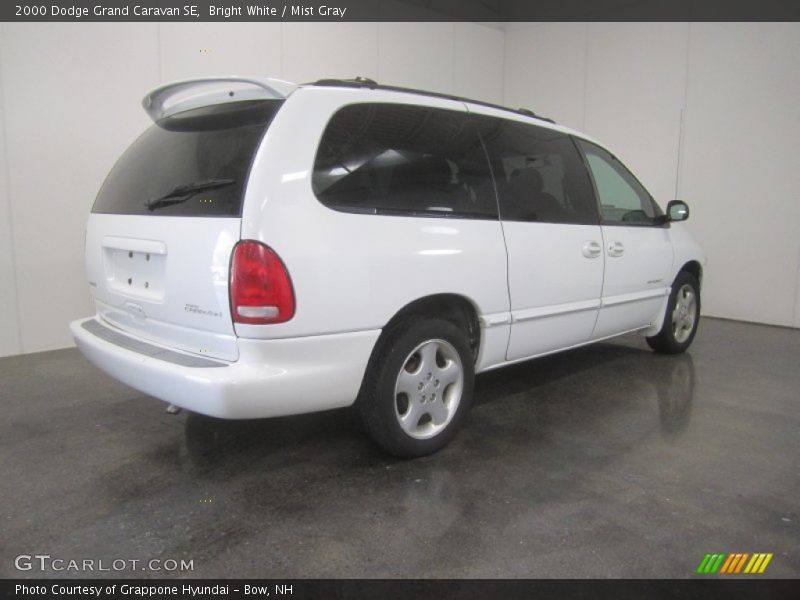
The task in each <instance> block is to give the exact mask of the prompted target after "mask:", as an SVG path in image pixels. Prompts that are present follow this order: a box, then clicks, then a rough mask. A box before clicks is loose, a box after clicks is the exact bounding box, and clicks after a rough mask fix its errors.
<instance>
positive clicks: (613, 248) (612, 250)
mask: <svg viewBox="0 0 800 600" xmlns="http://www.w3.org/2000/svg"><path fill="white" fill-rule="evenodd" d="M623 254H625V246H623V245H622V242H611V243H610V244H609V245H608V255H609V256H622V255H623Z"/></svg>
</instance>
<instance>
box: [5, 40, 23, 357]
mask: <svg viewBox="0 0 800 600" xmlns="http://www.w3.org/2000/svg"><path fill="white" fill-rule="evenodd" d="M2 65H3V60H2V54H1V53H0V99H2V100H3V149H4V152H3V168H4V169H5V170H6V185H5V188H6V189H5V192H6V199H7V200H8V207H7V208H6V212H7V213H8V233H9V238H10V239H9V242H10V243H9V245H10V246H11V248H10V252H9V255H10V258H11V272H12V275H13V278H14V313H15V315H14V316H15V317H16V328H15V329H16V338H17V349H18V350H19V354H25V346H24V344H23V341H22V304H21V302H20V297H19V270H18V268H17V249H16V248H17V245H16V244H15V243H14V210H13V209H12V208H11V165H10V163H9V146H8V102H7V101H6V98H5V89H6V88H5V76H4V75H5V73H4V71H3V69H2Z"/></svg>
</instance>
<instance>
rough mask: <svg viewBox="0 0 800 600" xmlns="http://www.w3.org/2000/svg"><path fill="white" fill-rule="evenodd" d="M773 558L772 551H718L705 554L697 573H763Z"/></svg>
mask: <svg viewBox="0 0 800 600" xmlns="http://www.w3.org/2000/svg"><path fill="white" fill-rule="evenodd" d="M771 560H772V553H765V552H755V553H753V554H750V553H748V552H736V553H733V554H725V553H722V552H716V553H714V554H706V555H705V557H704V558H703V560H702V561H700V565H699V566H698V567H697V573H700V574H703V575H709V574H714V573H719V574H721V575H722V574H725V575H736V574H739V573H749V574H756V573H763V572H764V570H765V569H766V568H767V565H768V564H769V561H771Z"/></svg>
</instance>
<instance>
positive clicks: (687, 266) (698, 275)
mask: <svg viewBox="0 0 800 600" xmlns="http://www.w3.org/2000/svg"><path fill="white" fill-rule="evenodd" d="M683 271H686V272H687V273H691V274H692V275H694V277H695V279H697V283H698V284H699V285H700V287H701V288H702V287H703V266H702V265H701V264H700V262H699V261H696V260H690V261H688V262H686V263H684V265H683V266H682V267H681V268H680V269H679V270H678V273H681V272H683ZM676 276H677V275H676Z"/></svg>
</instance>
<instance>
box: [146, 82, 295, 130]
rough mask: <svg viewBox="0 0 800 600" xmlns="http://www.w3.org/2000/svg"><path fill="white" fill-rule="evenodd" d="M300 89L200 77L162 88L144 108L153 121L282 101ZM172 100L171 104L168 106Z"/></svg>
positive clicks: (151, 94) (281, 84) (289, 85)
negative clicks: (217, 107)
mask: <svg viewBox="0 0 800 600" xmlns="http://www.w3.org/2000/svg"><path fill="white" fill-rule="evenodd" d="M295 89H297V85H296V84H294V83H290V82H288V81H283V80H282V79H273V78H256V77H239V76H237V75H231V76H220V77H199V78H196V79H183V80H181V81H174V82H172V83H166V84H164V85H161V86H159V87H157V88H155V89H153V90H151V91H150V92H148V94H147V95H146V96H145V97H144V98H143V99H142V107H143V108H144V110H145V112H147V114H148V115H149V116H150V118H151V119H153V121H155V122H158V121H160V120H161V119H163V118H165V117H168V116H170V115H173V114H175V113H178V112H182V111H184V110H188V109H191V108H198V107H200V106H208V105H209V104H219V103H221V102H234V101H237V100H254V99H262V98H267V99H268V98H274V99H278V100H280V99H283V98H286V97H287V96H289V94H291V93H292V92H293V91H294V90H295ZM170 100H172V102H171V103H170V102H168V101H170Z"/></svg>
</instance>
